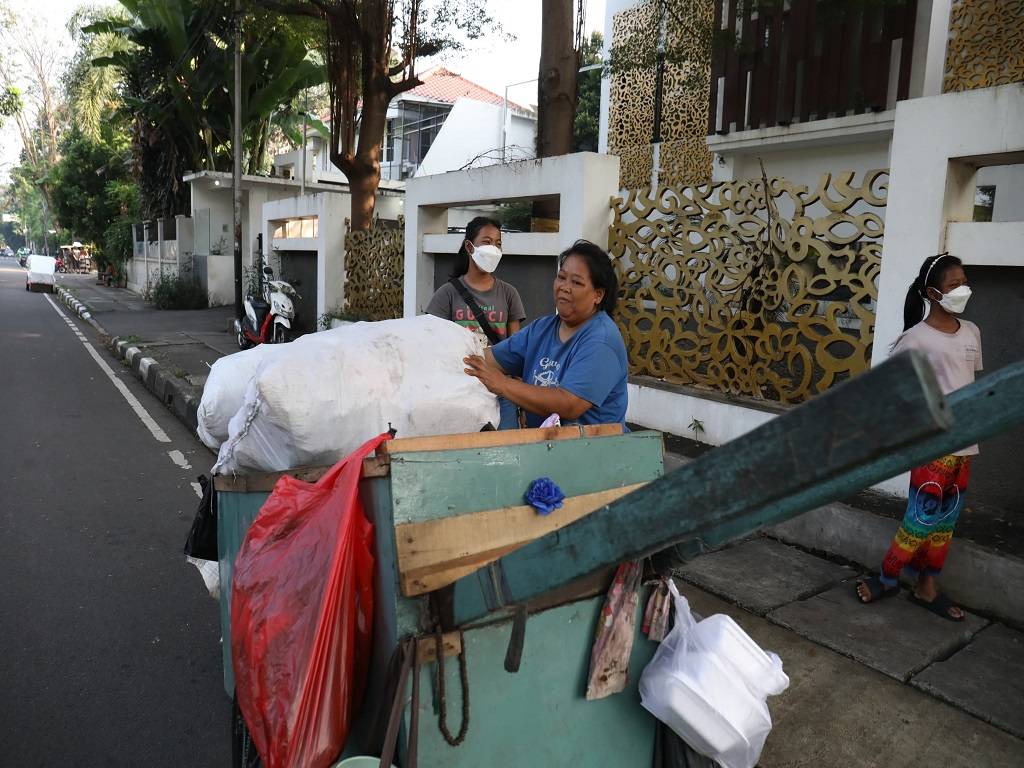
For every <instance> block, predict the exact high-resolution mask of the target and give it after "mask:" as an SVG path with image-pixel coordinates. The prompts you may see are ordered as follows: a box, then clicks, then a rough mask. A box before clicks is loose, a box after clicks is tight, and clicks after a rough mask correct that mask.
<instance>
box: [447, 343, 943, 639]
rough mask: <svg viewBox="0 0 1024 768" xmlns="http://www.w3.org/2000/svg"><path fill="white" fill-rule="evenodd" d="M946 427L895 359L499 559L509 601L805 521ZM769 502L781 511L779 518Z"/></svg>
mask: <svg viewBox="0 0 1024 768" xmlns="http://www.w3.org/2000/svg"><path fill="white" fill-rule="evenodd" d="M950 424H951V417H950V415H949V412H948V409H947V407H946V403H945V400H944V398H943V397H942V393H941V390H940V389H939V387H938V384H937V383H936V381H935V376H934V373H933V372H932V370H931V368H930V366H929V365H928V362H927V359H926V358H925V357H924V356H923V355H920V354H918V353H907V354H902V355H899V356H897V357H895V358H893V359H891V360H889V361H887V362H885V363H883V364H882V365H880V366H878V367H877V368H874V369H872V370H870V371H868V372H866V373H864V374H862V375H860V376H858V377H857V378H855V379H851V380H850V381H847V382H845V383H844V384H842V385H840V386H838V387H836V388H834V389H832V390H830V391H829V392H826V393H824V394H821V395H819V396H817V397H815V398H814V399H813V400H810V401H808V402H807V403H804V404H803V405H801V406H799V407H798V408H794V409H793V410H792V411H789V412H788V413H786V414H784V415H782V416H780V417H778V418H777V419H774V420H772V421H770V422H768V423H767V424H764V425H763V426H761V427H759V428H758V429H756V430H754V431H753V432H750V433H748V434H747V435H744V436H743V437H741V438H739V439H737V440H733V441H732V442H730V443H728V444H727V445H724V446H722V447H720V448H718V449H716V450H714V451H711V452H709V453H707V454H705V455H704V456H702V457H701V458H699V459H697V460H696V461H694V462H692V463H690V464H687V465H686V466H684V467H682V468H680V469H678V470H676V471H675V472H672V473H671V474H669V475H665V476H664V477H662V478H660V479H658V480H655V481H653V482H651V483H649V484H648V485H646V486H645V487H643V488H641V489H639V490H637V491H635V492H634V493H631V494H630V495H628V496H625V497H623V498H621V499H619V500H618V501H615V502H613V503H611V504H610V505H608V506H607V507H604V508H602V509H599V510H596V511H595V512H592V513H591V514H590V515H588V516H587V517H585V518H583V519H582V520H579V521H577V522H576V523H573V524H572V525H569V526H567V527H565V528H563V529H562V530H560V531H558V532H557V533H554V534H549V535H547V536H545V537H543V538H541V539H537V540H536V541H533V542H531V543H530V544H527V545H526V546H524V547H522V548H520V549H519V550H517V551H515V552H513V553H511V554H510V555H507V556H505V557H503V558H502V559H501V561H500V566H501V568H502V570H503V571H504V578H505V580H506V581H507V584H508V590H507V592H508V596H509V598H511V599H510V600H506V602H512V601H515V602H519V601H525V600H529V599H531V598H533V597H535V596H537V595H541V594H543V593H544V592H546V591H548V590H550V589H553V588H554V587H557V586H559V585H561V584H566V583H569V582H571V581H573V580H575V579H577V578H580V577H583V576H586V575H587V574H589V573H592V572H594V571H596V570H598V569H600V568H604V567H607V566H608V565H610V564H613V563H618V562H622V561H624V560H630V559H635V558H638V557H644V556H646V555H650V554H652V553H654V552H658V551H660V550H662V549H664V548H665V547H668V546H670V545H672V544H674V543H677V542H683V541H687V540H689V539H692V538H694V537H698V536H700V535H701V534H702V533H703V532H706V531H713V530H715V529H716V528H718V527H720V526H721V527H728V526H733V528H732V532H733V534H734V535H738V534H737V531H739V532H750V531H754V530H757V529H758V528H759V527H761V526H763V525H765V524H767V523H769V522H778V521H779V520H780V519H785V518H788V517H791V516H793V515H795V514H797V513H799V512H803V511H806V510H807V509H810V508H811V506H807V505H808V504H811V505H812V506H814V505H816V504H817V503H820V502H819V501H818V500H819V499H820V498H822V496H824V497H826V498H827V497H828V496H829V494H830V493H831V489H832V488H833V484H834V482H835V481H836V479H837V478H841V477H843V476H844V475H846V474H847V473H849V472H851V471H853V470H855V469H857V468H858V467H861V466H863V465H866V464H869V463H871V462H873V461H875V460H877V459H879V458H880V457H884V456H891V455H894V454H897V453H899V452H900V451H905V449H907V448H908V447H909V446H911V445H913V444H915V443H918V442H920V441H922V440H925V439H928V438H930V437H933V436H934V435H936V434H938V433H940V432H941V431H942V430H944V429H946V428H947V427H949V425H950ZM881 479H884V476H883V477H879V478H876V481H877V480H881ZM812 490H814V491H816V493H813V494H812V493H810V491H812ZM776 502H785V503H784V504H781V505H780V506H779V507H777V508H776V507H773V506H772V505H773V504H775V503H776ZM475 582H476V580H475V579H465V578H464V579H462V580H461V581H460V582H459V583H458V584H457V585H456V603H457V615H456V620H457V621H467V620H469V619H472V618H476V617H477V616H480V615H483V614H484V613H486V607H485V596H484V595H483V594H481V588H480V587H479V586H478V585H477V584H475ZM460 593H461V594H460Z"/></svg>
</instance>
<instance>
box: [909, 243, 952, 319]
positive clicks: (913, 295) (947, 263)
mask: <svg viewBox="0 0 1024 768" xmlns="http://www.w3.org/2000/svg"><path fill="white" fill-rule="evenodd" d="M962 266H963V262H962V261H960V259H958V258H957V257H956V256H950V255H949V254H948V253H940V254H938V255H936V256H929V257H928V258H927V259H925V260H924V264H922V265H921V269H920V271H919V272H918V273H917V277H916V278H915V279H914V282H912V283H911V284H910V288H909V290H907V299H906V301H904V302H903V330H904V331H909V330H910V329H911V328H912V327H914V326H915V325H917V324H918V323H920V322H921V321H922V320H924V308H925V303H924V300H925V299H927V298H928V289H929V288H934V289H935V290H937V291H939V292H940V293H941V292H942V288H941V287H940V286H941V285H942V278H943V277H945V275H946V272H947V271H948V270H949V269H950V267H962Z"/></svg>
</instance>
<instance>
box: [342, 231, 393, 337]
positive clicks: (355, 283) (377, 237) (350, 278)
mask: <svg viewBox="0 0 1024 768" xmlns="http://www.w3.org/2000/svg"><path fill="white" fill-rule="evenodd" d="M345 226H346V227H348V226H349V222H348V220H347V219H346V220H345ZM404 244H405V222H404V221H403V219H402V217H401V216H399V217H398V224H397V226H388V225H385V224H384V223H382V222H381V221H379V220H376V221H374V223H373V228H372V229H370V230H368V231H356V232H353V231H351V230H349V231H348V232H347V233H346V234H345V309H346V311H347V312H348V313H349V314H351V315H352V316H354V317H359V318H365V319H367V320H391V319H393V318H396V317H401V316H402V292H403V285H404V280H405V245H404Z"/></svg>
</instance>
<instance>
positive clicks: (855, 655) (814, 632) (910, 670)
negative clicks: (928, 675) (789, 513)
mask: <svg viewBox="0 0 1024 768" xmlns="http://www.w3.org/2000/svg"><path fill="white" fill-rule="evenodd" d="M854 590H855V585H854V581H853V580H851V581H848V582H844V583H842V584H840V585H838V586H836V587H833V588H832V589H830V590H828V591H827V592H823V593H822V594H820V595H816V596H814V597H811V598H809V599H807V600H801V601H798V602H795V603H790V604H789V605H784V606H782V607H781V608H776V609H775V610H774V611H772V612H771V613H769V614H768V618H769V619H770V620H771V621H774V622H776V623H777V624H781V625H782V626H784V627H788V628H789V629H792V630H793V631H794V632H796V633H797V634H800V635H803V636H804V637H806V638H808V639H810V640H813V641H814V642H816V643H820V644H821V645H824V646H826V647H827V648H831V649H832V650H834V651H838V652H839V653H841V654H844V655H845V656H849V657H850V658H852V659H856V660H857V661H859V662H861V663H862V664H867V665H868V666H869V667H872V668H873V669H877V670H878V671H879V672H882V673H883V674H886V675H889V676H890V677H894V678H896V679H897V680H901V681H903V682H906V681H907V680H908V679H909V678H910V677H911V676H912V675H914V674H916V673H918V672H920V671H921V670H922V669H924V668H925V667H927V666H928V665H929V664H931V663H933V662H934V661H936V660H937V659H944V658H947V657H948V656H950V655H951V654H952V653H954V652H955V651H957V650H959V649H960V648H962V647H964V646H965V645H967V643H969V642H970V641H971V639H972V638H973V637H974V635H976V634H977V633H978V632H979V631H980V630H981V629H982V628H984V627H985V626H986V625H987V624H988V621H987V620H986V619H983V618H981V617H980V616H975V615H974V614H971V613H967V614H965V618H964V620H963V621H961V622H953V621H947V620H946V619H943V618H941V617H939V616H936V615H935V614H933V613H929V612H928V611H926V610H925V609H923V608H921V607H920V606H917V605H914V604H913V603H911V602H910V600H909V599H908V598H907V594H908V593H907V592H905V591H904V592H903V593H902V594H900V595H899V596H898V597H892V598H889V599H888V600H882V601H881V602H878V603H874V604H870V605H863V604H861V602H860V601H859V600H858V599H857V596H856V594H855V591H854Z"/></svg>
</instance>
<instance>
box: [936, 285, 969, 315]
mask: <svg viewBox="0 0 1024 768" xmlns="http://www.w3.org/2000/svg"><path fill="white" fill-rule="evenodd" d="M970 298H971V289H970V288H968V287H967V286H966V285H961V286H958V287H957V288H954V289H953V290H952V291H950V292H949V293H944V294H942V298H941V299H940V300H939V306H940V307H942V308H943V309H944V310H946V311H947V312H950V313H952V314H954V315H959V314H960V313H961V312H963V311H964V309H965V308H966V307H967V301H968V300H969V299H970Z"/></svg>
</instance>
